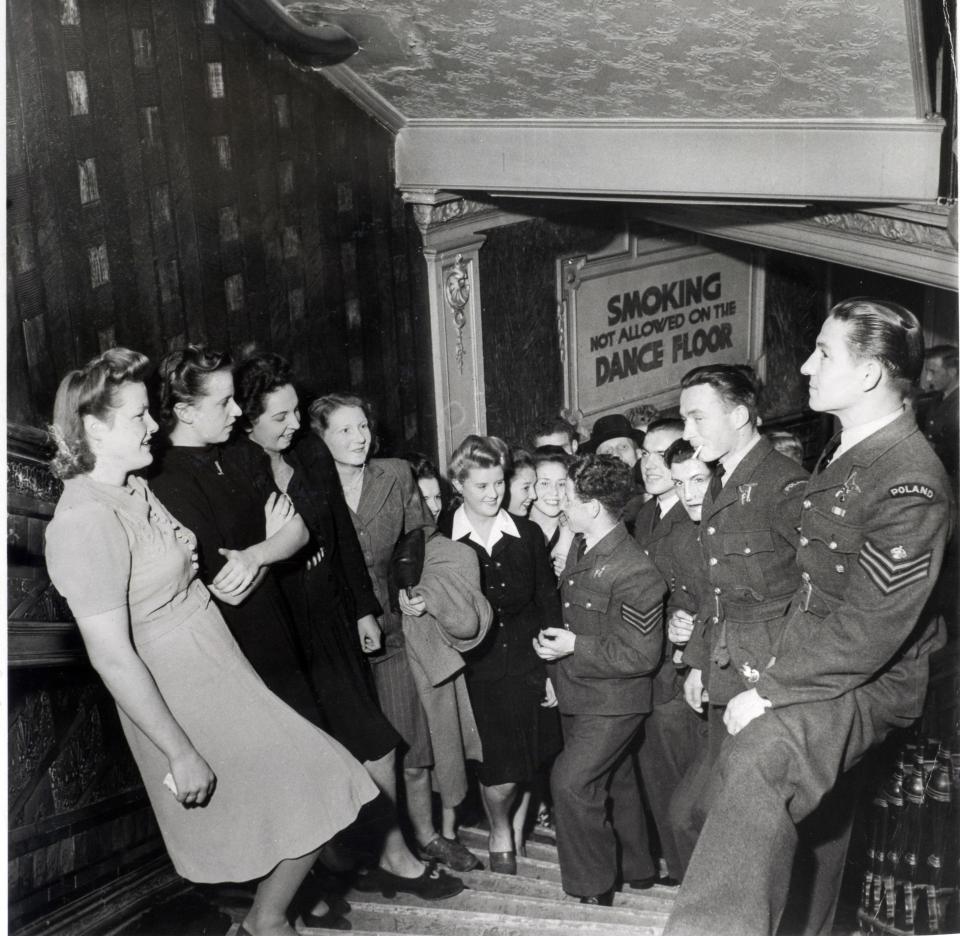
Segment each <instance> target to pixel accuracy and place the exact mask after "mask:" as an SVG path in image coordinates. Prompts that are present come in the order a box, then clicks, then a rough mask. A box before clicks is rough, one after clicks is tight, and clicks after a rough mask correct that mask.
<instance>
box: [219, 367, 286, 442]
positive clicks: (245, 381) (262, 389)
mask: <svg viewBox="0 0 960 936" xmlns="http://www.w3.org/2000/svg"><path fill="white" fill-rule="evenodd" d="M288 384H290V385H292V384H293V369H292V368H291V367H290V364H289V362H288V361H287V359H286V358H282V357H280V355H279V354H274V353H273V352H272V351H255V352H253V353H252V354H250V355H248V356H247V357H246V358H244V359H243V360H242V361H241V362H240V363H239V364H238V365H237V366H236V368H235V369H234V372H233V398H234V400H236V402H237V406H239V407H240V409H241V410H242V411H243V414H242V415H241V416H240V419H239V422H240V427H241V428H242V429H249V428H250V427H251V426H253V424H254V423H255V422H256V421H257V419H259V418H260V416H262V415H263V411H264V408H265V406H266V404H265V401H264V397H266V396H267V394H269V393H273V392H274V391H275V390H279V389H280V388H281V387H286V386H287V385H288Z"/></svg>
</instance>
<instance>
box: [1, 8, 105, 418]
mask: <svg viewBox="0 0 960 936" xmlns="http://www.w3.org/2000/svg"><path fill="white" fill-rule="evenodd" d="M7 9H8V16H9V18H8V20H7V33H8V50H9V52H10V53H11V54H10V55H9V56H8V61H10V62H14V63H15V68H16V78H17V83H16V92H17V97H16V108H17V111H18V117H19V119H20V120H21V121H22V128H23V130H22V139H23V146H24V155H25V164H26V167H27V172H28V181H29V184H28V191H29V194H30V201H31V209H32V221H33V227H34V234H35V246H36V253H35V258H34V268H35V269H36V271H37V273H38V275H39V276H40V279H41V281H42V284H43V296H44V299H43V307H44V309H45V310H46V311H48V312H49V314H50V316H51V322H52V326H53V330H54V333H56V334H63V335H65V336H66V335H69V336H71V338H72V341H64V342H63V343H62V344H60V345H59V346H58V347H57V348H55V349H54V350H53V352H52V353H53V354H55V355H56V357H55V368H56V369H57V370H58V371H66V370H68V369H69V368H70V367H72V366H74V365H75V364H76V363H77V362H78V361H81V360H86V359H87V358H88V357H90V356H91V355H92V354H94V353H95V352H96V350H97V344H96V333H95V330H94V329H91V328H89V327H88V323H87V321H86V320H85V317H84V316H83V314H82V308H83V301H84V297H85V296H86V293H87V286H86V282H85V281H84V280H83V279H82V274H80V273H78V261H79V260H80V259H83V254H82V251H81V249H80V248H79V246H78V245H76V244H75V243H71V242H70V240H69V237H65V238H61V229H62V226H61V222H60V217H59V211H60V206H59V205H58V203H57V193H56V187H55V185H54V181H53V179H52V175H53V174H54V173H55V171H56V170H55V169H54V159H55V157H56V151H55V149H54V147H55V146H56V145H57V140H56V139H55V138H56V136H57V133H58V132H59V133H60V135H61V137H62V134H63V133H64V132H65V129H66V128H65V127H64V125H63V121H64V119H65V115H66V107H67V104H66V98H67V90H66V75H65V73H64V72H63V70H62V69H60V68H57V67H55V63H53V66H52V67H51V66H50V64H49V63H48V65H47V67H44V64H45V63H44V61H43V59H42V57H41V56H42V53H43V52H45V51H46V46H45V45H42V44H41V43H40V42H39V41H38V38H37V35H36V32H35V26H36V24H35V22H34V7H33V5H32V4H31V3H30V2H28V0H15V2H11V3H10V4H9V6H8V8H7ZM38 9H39V8H38ZM39 12H40V13H41V14H42V10H39ZM14 35H15V36H16V41H15V42H14V41H13V40H12V37H13V36H14ZM7 100H8V106H9V104H10V102H11V101H12V100H14V98H13V95H12V94H11V93H10V90H9V89H8V98H7ZM48 103H49V104H50V108H52V109H54V111H55V112H56V113H57V114H59V115H60V116H59V118H58V119H55V120H53V121H51V118H50V110H49V109H48V106H47V105H48ZM78 119H85V118H78ZM51 140H53V145H52V144H51ZM67 230H68V231H69V230H70V229H69V228H68V229H67ZM85 264H86V261H85V259H84V267H85ZM21 312H22V313H23V314H26V315H27V316H28V317H29V315H30V313H31V310H30V309H29V308H28V309H22V310H21ZM34 314H35V312H34ZM45 396H46V398H47V400H48V401H52V392H51V391H50V390H47V392H46V394H45ZM36 402H37V409H38V410H41V411H44V410H46V408H47V407H46V405H45V403H44V402H42V401H41V400H37V401H36Z"/></svg>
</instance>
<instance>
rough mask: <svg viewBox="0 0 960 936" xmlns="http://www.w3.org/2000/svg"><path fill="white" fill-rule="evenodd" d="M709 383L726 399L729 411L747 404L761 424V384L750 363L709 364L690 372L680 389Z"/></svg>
mask: <svg viewBox="0 0 960 936" xmlns="http://www.w3.org/2000/svg"><path fill="white" fill-rule="evenodd" d="M701 384H706V385H707V386H708V387H713V389H714V390H716V392H717V393H718V394H719V396H720V399H721V400H723V403H724V406H725V407H726V408H727V412H729V411H730V410H732V409H734V408H735V407H737V406H743V407H746V410H747V413H749V415H750V422H751V424H752V425H754V426H755V425H757V417H758V416H759V413H760V386H759V383H758V381H757V376H756V374H755V373H754V370H753V368H752V367H750V365H749V364H706V365H704V366H703V367H695V368H694V369H693V370H691V371H687V373H686V374H684V375H683V379H682V380H681V381H680V389H681V390H686V389H687V388H688V387H697V386H700V385H701Z"/></svg>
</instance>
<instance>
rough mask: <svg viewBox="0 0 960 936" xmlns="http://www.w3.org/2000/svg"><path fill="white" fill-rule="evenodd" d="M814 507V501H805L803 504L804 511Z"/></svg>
mask: <svg viewBox="0 0 960 936" xmlns="http://www.w3.org/2000/svg"><path fill="white" fill-rule="evenodd" d="M812 506H813V501H812V500H805V501H804V502H803V509H804V510H809V509H810V508H811V507H812Z"/></svg>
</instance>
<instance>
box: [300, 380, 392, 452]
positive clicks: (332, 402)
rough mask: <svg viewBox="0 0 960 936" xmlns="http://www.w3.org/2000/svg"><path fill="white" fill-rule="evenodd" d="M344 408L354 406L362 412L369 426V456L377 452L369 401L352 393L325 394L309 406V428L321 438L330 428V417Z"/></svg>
mask: <svg viewBox="0 0 960 936" xmlns="http://www.w3.org/2000/svg"><path fill="white" fill-rule="evenodd" d="M345 406H355V407H357V408H358V409H361V410H363V415H364V416H366V417H367V425H369V426H370V452H369V454H370V455H373V454H374V453H375V452H376V451H377V421H376V418H375V417H374V415H373V406H371V404H370V401H369V400H365V399H364V398H363V397H361V396H357V395H356V394H353V393H326V394H324V395H323V396H322V397H317V399H315V400H314V401H313V402H312V403H311V404H310V428H311V429H312V430H313V431H314V432H315V433H316V434H317V435H318V436H320V437H321V438H322V437H323V434H324V433H325V432H326V431H327V429H329V428H330V417H331V416H332V415H333V414H334V413H335V412H336V411H337V410H338V409H343V408H344V407H345Z"/></svg>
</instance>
